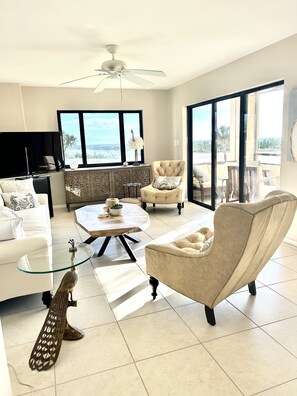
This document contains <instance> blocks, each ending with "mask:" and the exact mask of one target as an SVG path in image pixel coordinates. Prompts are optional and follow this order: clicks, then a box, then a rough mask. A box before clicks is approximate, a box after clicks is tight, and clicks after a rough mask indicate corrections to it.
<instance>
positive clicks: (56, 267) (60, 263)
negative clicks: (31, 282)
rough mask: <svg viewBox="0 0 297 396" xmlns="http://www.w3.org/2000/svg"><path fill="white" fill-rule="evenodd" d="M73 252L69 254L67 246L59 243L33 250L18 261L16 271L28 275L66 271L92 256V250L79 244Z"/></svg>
mask: <svg viewBox="0 0 297 396" xmlns="http://www.w3.org/2000/svg"><path fill="white" fill-rule="evenodd" d="M76 247H77V250H76V251H75V252H69V244H68V243H67V242H65V243H59V244H55V245H51V246H46V247H43V248H40V249H37V250H34V251H32V252H30V253H28V254H26V255H24V256H22V257H21V258H20V259H19V261H18V269H19V270H20V271H23V272H27V273H29V274H45V273H51V272H58V271H63V270H67V269H70V268H73V267H76V266H78V265H81V264H83V263H85V262H86V261H87V260H89V259H90V258H91V257H92V256H93V254H94V248H93V247H92V246H90V245H88V244H86V243H80V244H78V245H77V246H76Z"/></svg>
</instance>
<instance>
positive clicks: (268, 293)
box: [227, 281, 297, 326]
mask: <svg viewBox="0 0 297 396" xmlns="http://www.w3.org/2000/svg"><path fill="white" fill-rule="evenodd" d="M291 282H292V281H291ZM227 300H228V301H229V302H230V303H231V304H232V305H234V306H235V307H236V308H237V309H239V310H240V311H241V312H243V314H244V315H246V316H247V317H248V318H249V319H250V320H252V321H253V322H255V323H256V324H257V325H259V326H261V325H264V324H268V323H271V322H275V321H277V320H282V319H287V318H290V317H292V316H295V315H297V305H295V304H293V303H292V302H290V301H288V300H287V299H286V298H284V297H282V296H280V295H279V294H277V293H275V292H274V291H273V290H270V289H268V288H267V287H260V288H258V289H257V294H256V296H252V295H250V294H249V292H242V293H235V294H232V295H231V296H229V297H228V298H227Z"/></svg>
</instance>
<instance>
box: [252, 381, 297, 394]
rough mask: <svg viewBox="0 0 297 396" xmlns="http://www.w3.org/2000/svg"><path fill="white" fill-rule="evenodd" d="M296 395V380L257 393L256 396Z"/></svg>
mask: <svg viewBox="0 0 297 396" xmlns="http://www.w3.org/2000/svg"><path fill="white" fill-rule="evenodd" d="M294 395H297V380H294V381H290V382H286V383H285V384H282V385H279V386H276V387H275V388H272V389H268V390H267V391H264V392H260V393H257V396H294Z"/></svg>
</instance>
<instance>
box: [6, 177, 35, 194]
mask: <svg viewBox="0 0 297 396" xmlns="http://www.w3.org/2000/svg"><path fill="white" fill-rule="evenodd" d="M0 187H1V190H2V191H1V192H4V193H12V192H31V193H32V194H33V193H35V189H34V186H33V179H32V178H28V179H22V180H0Z"/></svg>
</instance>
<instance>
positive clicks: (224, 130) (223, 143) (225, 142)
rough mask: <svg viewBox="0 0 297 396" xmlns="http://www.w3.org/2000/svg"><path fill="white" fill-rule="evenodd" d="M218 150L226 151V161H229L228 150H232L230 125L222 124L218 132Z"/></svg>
mask: <svg viewBox="0 0 297 396" xmlns="http://www.w3.org/2000/svg"><path fill="white" fill-rule="evenodd" d="M217 150H218V152H223V153H224V162H226V161H227V152H228V151H230V127H229V126H226V125H221V126H220V127H219V129H218V132H217Z"/></svg>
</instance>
